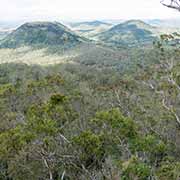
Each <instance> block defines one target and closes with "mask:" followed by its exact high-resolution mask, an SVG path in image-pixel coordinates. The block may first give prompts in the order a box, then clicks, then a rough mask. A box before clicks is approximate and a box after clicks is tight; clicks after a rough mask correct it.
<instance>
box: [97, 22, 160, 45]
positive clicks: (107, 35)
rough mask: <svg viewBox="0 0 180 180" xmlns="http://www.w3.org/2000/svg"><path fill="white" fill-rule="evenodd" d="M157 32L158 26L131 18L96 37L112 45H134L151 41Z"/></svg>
mask: <svg viewBox="0 0 180 180" xmlns="http://www.w3.org/2000/svg"><path fill="white" fill-rule="evenodd" d="M157 33H158V29H157V28H155V27H153V26H151V25H149V24H147V23H145V22H143V21H140V20H130V21H126V22H124V23H121V24H118V25H116V26H114V27H112V28H111V29H109V30H108V31H106V32H103V33H100V34H98V35H97V36H96V39H97V40H100V41H101V42H104V43H106V44H107V43H108V44H111V45H117V46H123V45H125V46H127V45H129V46H133V45H136V44H139V45H142V44H148V43H151V42H152V41H153V40H154V39H155V35H156V34H157Z"/></svg>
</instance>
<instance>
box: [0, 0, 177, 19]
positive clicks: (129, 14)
mask: <svg viewBox="0 0 180 180" xmlns="http://www.w3.org/2000/svg"><path fill="white" fill-rule="evenodd" d="M0 5H1V6H0V21H4V20H90V19H137V18H141V19H147V18H148V19H153V18H180V12H176V11H175V10H171V9H168V8H166V7H163V6H162V5H161V4H160V0H0Z"/></svg>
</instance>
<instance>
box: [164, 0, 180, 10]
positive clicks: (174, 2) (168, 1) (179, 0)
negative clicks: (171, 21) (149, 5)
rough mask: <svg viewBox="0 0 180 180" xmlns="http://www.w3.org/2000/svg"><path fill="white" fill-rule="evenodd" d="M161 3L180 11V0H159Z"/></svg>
mask: <svg viewBox="0 0 180 180" xmlns="http://www.w3.org/2000/svg"><path fill="white" fill-rule="evenodd" d="M161 4H162V5H164V6H166V7H168V8H172V9H176V10H178V11H180V0H161Z"/></svg>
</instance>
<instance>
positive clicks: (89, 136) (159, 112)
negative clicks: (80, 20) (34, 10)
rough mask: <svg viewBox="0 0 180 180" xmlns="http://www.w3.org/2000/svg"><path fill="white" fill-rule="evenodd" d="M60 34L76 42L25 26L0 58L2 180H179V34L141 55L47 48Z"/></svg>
mask: <svg viewBox="0 0 180 180" xmlns="http://www.w3.org/2000/svg"><path fill="white" fill-rule="evenodd" d="M96 23H97V22H96ZM96 23H95V24H96ZM133 23H134V22H131V21H130V22H129V23H128V24H129V25H128V27H129V26H133V27H134V25H132V24H133ZM137 23H138V27H139V28H142V26H143V28H145V29H146V28H149V27H147V25H145V24H143V23H141V22H137ZM49 25H50V27H49ZM29 26H30V27H29ZM34 26H35V28H34ZM124 26H126V24H125V25H124ZM145 26H146V27H145ZM42 27H43V29H44V30H43V31H41V28H42ZM28 28H30V29H31V30H32V29H33V30H32V34H31V33H29V30H27V31H26V29H28ZM49 28H50V29H49ZM54 28H55V29H54ZM56 28H57V29H56ZM59 28H60V29H61V30H62V29H63V32H64V31H66V32H68V35H70V39H68V43H70V44H71V40H74V39H73V37H74V38H75V39H76V37H78V38H79V36H77V35H75V34H73V33H71V32H69V30H67V29H66V28H65V27H62V26H61V25H59V24H57V23H52V24H49V23H48V24H46V23H45V24H41V23H35V24H25V25H24V26H21V27H20V28H19V29H18V30H17V31H15V32H14V33H12V34H11V35H10V36H8V37H7V39H5V41H6V40H8V38H10V37H13V38H14V39H13V38H12V39H10V40H8V41H7V44H8V46H7V47H9V45H10V46H11V45H13V46H12V47H13V48H12V47H11V48H2V49H0V59H1V64H0V180H25V179H26V180H47V179H48V180H94V179H96V180H116V179H117V180H119V179H122V180H150V179H152V180H178V179H179V178H180V173H179V170H180V155H179V150H180V144H179V138H180V133H179V127H180V109H179V102H180V73H179V70H180V63H179V57H180V56H179V54H180V51H179V47H178V45H177V41H178V37H179V34H178V33H174V34H172V35H168V34H164V35H161V37H160V40H159V41H155V42H154V46H153V47H149V48H147V47H146V48H128V47H127V48H126V49H124V48H123V49H121V48H117V47H114V48H110V47H109V46H108V47H107V46H102V45H100V44H99V45H97V44H94V43H93V42H88V43H87V42H86V43H85V42H83V43H77V44H76V43H75V45H73V43H72V47H69V46H68V45H67V46H64V45H62V46H59V42H60V43H64V41H62V39H61V37H60V39H61V40H60V41H59V40H58V39H57V41H58V44H53V46H52V47H50V46H49V45H50V44H51V43H53V42H54V40H55V39H54V38H52V37H51V35H52V34H51V32H52V29H53V31H56V30H57V31H58V32H57V33H59ZM116 28H117V27H115V29H116ZM34 31H38V32H34ZM39 31H40V32H43V34H42V36H39ZM26 32H28V33H27V36H26V35H25V34H26ZM133 32H137V31H134V30H133ZM46 33H47V34H46ZM49 33H50V34H51V35H50V36H49ZM138 33H139V31H138ZM143 33H144V31H143ZM145 33H146V32H145ZM18 34H19V35H23V36H21V37H19V35H18ZM55 34H56V33H55ZM31 35H32V36H33V37H37V36H38V38H36V39H33V38H31V37H30V36H31ZM136 35H137V34H136ZM139 35H140V38H141V37H142V34H141V33H140V34H138V36H139ZM143 35H144V34H143ZM17 37H19V38H20V39H18V38H17ZM53 37H54V35H53ZM71 37H72V39H71ZM31 39H32V41H30V40H31ZM14 40H15V41H14ZM16 40H17V41H16ZM78 40H79V39H78ZM5 41H3V43H4V42H5ZM12 41H13V42H15V43H12ZM30 42H32V44H31V43H30ZM75 42H76V41H75ZM29 43H30V44H29ZM34 44H35V46H34ZM14 45H15V46H14ZM19 45H20V46H21V45H22V46H24V45H26V46H27V45H31V47H29V46H28V47H21V48H15V47H16V46H17V47H18V46H19ZM36 45H38V46H36ZM39 45H40V46H39ZM172 45H173V46H172ZM176 45H177V46H176ZM22 62H23V63H22ZM37 64H40V65H37ZM42 64H43V65H44V66H42ZM50 64H51V65H50Z"/></svg>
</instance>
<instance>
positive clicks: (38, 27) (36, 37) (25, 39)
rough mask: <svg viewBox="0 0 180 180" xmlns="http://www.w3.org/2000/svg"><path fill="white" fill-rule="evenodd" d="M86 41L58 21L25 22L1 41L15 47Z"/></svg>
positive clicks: (5, 44) (70, 43)
mask: <svg viewBox="0 0 180 180" xmlns="http://www.w3.org/2000/svg"><path fill="white" fill-rule="evenodd" d="M83 41H85V39H84V38H81V37H80V36H78V35H76V34H75V33H74V32H72V31H71V30H70V29H68V28H67V27H66V26H64V25H62V24H60V23H57V22H34V23H25V24H23V25H22V26H20V27H19V28H17V29H16V30H15V31H13V32H12V33H11V34H9V35H8V36H7V37H6V38H5V39H4V40H3V41H2V43H1V47H7V48H14V47H20V46H33V45H50V46H51V45H67V44H68V45H76V44H78V43H80V42H83Z"/></svg>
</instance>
